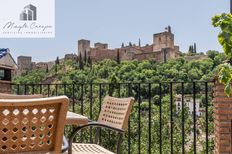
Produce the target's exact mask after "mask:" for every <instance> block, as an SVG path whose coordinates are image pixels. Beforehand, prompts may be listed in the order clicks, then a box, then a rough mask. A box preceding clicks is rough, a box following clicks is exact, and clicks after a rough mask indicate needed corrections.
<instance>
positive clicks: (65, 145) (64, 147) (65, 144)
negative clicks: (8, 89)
mask: <svg viewBox="0 0 232 154" xmlns="http://www.w3.org/2000/svg"><path fill="white" fill-rule="evenodd" d="M33 98H43V95H41V94H35V95H15V94H5V93H0V99H33ZM68 147H69V145H68V141H67V139H66V137H65V136H63V144H62V148H61V149H62V153H64V152H66V151H67V150H68Z"/></svg>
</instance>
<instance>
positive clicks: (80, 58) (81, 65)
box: [79, 53, 84, 70]
mask: <svg viewBox="0 0 232 154" xmlns="http://www.w3.org/2000/svg"><path fill="white" fill-rule="evenodd" d="M83 68H84V66H83V59H82V56H81V53H80V56H79V69H80V70H83Z"/></svg>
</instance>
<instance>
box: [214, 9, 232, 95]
mask: <svg viewBox="0 0 232 154" xmlns="http://www.w3.org/2000/svg"><path fill="white" fill-rule="evenodd" d="M212 24H213V26H214V27H220V29H221V32H220V33H219V34H218V41H219V43H220V44H221V45H222V47H223V50H224V53H225V55H226V56H227V63H225V64H223V65H221V67H220V70H219V74H218V76H219V82H220V83H222V84H224V85H225V89H224V91H225V93H226V95H227V96H230V94H231V92H232V90H231V89H232V88H231V80H232V14H226V13H223V14H221V15H216V16H215V17H213V18H212Z"/></svg>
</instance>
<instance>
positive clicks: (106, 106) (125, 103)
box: [98, 96, 134, 130]
mask: <svg viewBox="0 0 232 154" xmlns="http://www.w3.org/2000/svg"><path fill="white" fill-rule="evenodd" d="M133 103H134V98H132V97H130V98H114V97H110V96H106V97H105V98H104V100H103V104H102V108H101V112H100V115H99V118H98V122H100V123H104V124H107V125H109V126H111V127H115V128H119V129H123V130H126V129H127V126H128V120H129V116H130V113H131V109H132V106H133Z"/></svg>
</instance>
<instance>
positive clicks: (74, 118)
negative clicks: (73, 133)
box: [66, 112, 89, 125]
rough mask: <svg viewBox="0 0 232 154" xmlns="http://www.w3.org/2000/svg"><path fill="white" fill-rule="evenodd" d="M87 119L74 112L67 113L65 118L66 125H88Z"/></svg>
mask: <svg viewBox="0 0 232 154" xmlns="http://www.w3.org/2000/svg"><path fill="white" fill-rule="evenodd" d="M88 121H89V119H88V117H85V116H83V115H80V114H76V113H74V112H68V113H67V117H66V125H86V124H88Z"/></svg>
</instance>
